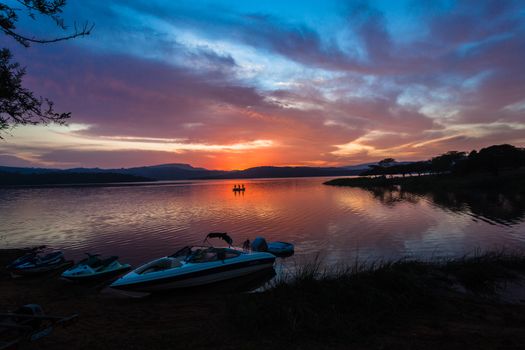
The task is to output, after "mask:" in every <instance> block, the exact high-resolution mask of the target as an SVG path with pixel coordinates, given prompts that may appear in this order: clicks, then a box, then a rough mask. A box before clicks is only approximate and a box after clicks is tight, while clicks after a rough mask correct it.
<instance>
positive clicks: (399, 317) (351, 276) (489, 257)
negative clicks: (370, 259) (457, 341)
mask: <svg viewBox="0 0 525 350" xmlns="http://www.w3.org/2000/svg"><path fill="white" fill-rule="evenodd" d="M520 273H525V255H524V254H521V253H505V252H497V253H485V254H475V255H474V256H465V257H463V258H460V259H447V260H441V261H416V260H406V259H404V260H398V261H390V262H389V261H380V262H375V263H357V262H356V263H354V264H351V265H347V266H337V267H335V268H326V267H323V264H322V261H320V260H319V258H318V257H316V258H315V259H313V260H312V261H311V262H310V263H308V264H305V265H303V267H302V268H298V269H296V270H295V271H294V273H293V275H292V276H287V277H286V278H282V279H280V280H278V281H277V282H275V283H274V284H273V285H272V287H271V288H269V289H268V290H266V291H265V292H263V293H258V294H251V295H241V296H238V297H236V298H234V299H233V300H234V302H232V305H231V313H230V315H231V319H232V322H233V323H234V324H235V325H236V326H238V327H239V328H240V329H241V330H242V331H243V333H244V334H246V335H249V336H250V337H255V338H260V337H264V336H265V335H267V334H272V337H276V339H279V340H280V341H289V342H293V340H294V339H295V338H297V337H301V338H302V339H309V340H310V341H313V342H315V339H317V338H323V339H330V338H331V337H333V338H334V339H338V340H339V341H340V340H341V339H347V340H348V341H350V342H351V341H353V340H356V339H361V338H363V337H369V336H371V335H375V334H380V333H382V332H385V331H386V330H389V329H390V330H391V329H392V328H395V327H396V326H399V325H401V324H403V323H405V322H413V320H414V319H415V318H414V317H412V316H413V315H415V314H419V313H434V314H435V315H439V314H440V313H441V312H443V311H444V310H449V309H450V308H451V306H450V300H451V299H450V296H454V297H458V295H457V290H456V289H454V288H453V287H454V286H455V285H457V284H458V283H459V284H461V285H463V286H464V287H465V288H466V289H467V290H469V292H470V293H475V294H477V295H486V294H490V293H492V292H494V291H495V290H496V285H497V283H498V281H501V280H504V279H508V278H514V277H516V276H518V275H519V274H520Z"/></svg>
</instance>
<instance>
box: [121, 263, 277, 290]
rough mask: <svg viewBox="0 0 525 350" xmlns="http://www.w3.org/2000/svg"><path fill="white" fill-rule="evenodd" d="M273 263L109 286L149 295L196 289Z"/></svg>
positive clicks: (237, 265)
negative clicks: (167, 291) (172, 290)
mask: <svg viewBox="0 0 525 350" xmlns="http://www.w3.org/2000/svg"><path fill="white" fill-rule="evenodd" d="M274 261H275V259H274V258H273V259H272V258H266V259H261V260H252V261H247V262H241V263H236V264H227V265H223V266H218V267H214V268H211V269H205V270H201V271H192V272H188V273H182V274H176V275H171V276H166V277H163V278H158V279H155V280H149V281H137V282H134V281H129V282H128V283H120V284H119V283H117V282H118V281H117V282H115V283H114V284H113V285H111V288H114V289H120V290H125V291H134V292H148V293H150V292H158V291H165V290H171V289H182V288H190V287H197V286H203V285H208V284H212V283H216V282H221V281H227V280H230V279H234V278H238V277H243V276H246V275H250V274H253V273H255V272H258V271H262V270H265V269H269V268H272V267H273V264H274Z"/></svg>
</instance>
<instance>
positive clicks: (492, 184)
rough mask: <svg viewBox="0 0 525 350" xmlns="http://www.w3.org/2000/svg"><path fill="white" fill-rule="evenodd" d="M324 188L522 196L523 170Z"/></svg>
mask: <svg viewBox="0 0 525 350" xmlns="http://www.w3.org/2000/svg"><path fill="white" fill-rule="evenodd" d="M325 185H332V186H350V187H362V188H373V187H386V188H388V187H394V186H400V187H401V189H402V190H404V191H411V192H418V193H425V192H431V191H474V190H483V191H501V192H512V193H521V194H525V170H519V171H508V172H502V173H501V174H499V175H498V176H494V175H492V174H489V173H477V174H470V175H461V176H460V175H454V174H441V175H424V176H410V177H393V178H387V177H384V176H379V177H357V178H341V179H334V180H330V181H327V182H325Z"/></svg>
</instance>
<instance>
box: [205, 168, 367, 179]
mask: <svg viewBox="0 0 525 350" xmlns="http://www.w3.org/2000/svg"><path fill="white" fill-rule="evenodd" d="M361 171H362V170H349V169H345V168H336V167H328V168H321V167H274V166H261V167H255V168H248V169H245V170H236V171H230V172H228V173H225V174H221V175H215V176H208V177H206V178H208V179H249V178H263V177H266V178H273V177H311V176H350V175H358V174H359V173H360V172H361Z"/></svg>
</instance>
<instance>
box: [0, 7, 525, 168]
mask: <svg viewBox="0 0 525 350" xmlns="http://www.w3.org/2000/svg"><path fill="white" fill-rule="evenodd" d="M7 3H10V1H7ZM63 18H64V20H65V22H66V24H68V25H70V28H69V30H71V29H72V26H73V25H74V23H75V22H76V23H79V24H82V23H84V22H86V21H87V22H89V23H92V24H94V25H95V27H94V29H93V31H92V33H91V35H89V36H88V37H84V38H77V39H74V40H69V41H64V42H60V43H55V44H46V45H32V46H31V47H29V48H24V47H22V46H20V45H19V44H17V43H16V42H14V41H13V40H10V39H9V38H7V37H5V36H4V37H0V47H8V48H10V49H11V50H12V51H13V53H14V57H15V59H16V60H17V61H19V62H20V63H21V64H22V65H23V66H25V67H26V71H27V74H26V77H25V78H24V85H25V86H26V87H27V88H29V89H31V90H33V91H34V92H35V93H36V94H38V95H41V96H44V97H48V98H50V99H51V100H53V101H54V103H55V109H56V110H57V111H60V112H71V113H72V118H71V119H70V121H69V125H68V126H56V125H51V126H47V127H42V126H24V127H18V128H15V129H13V130H11V131H10V132H9V135H4V136H5V139H4V140H3V141H0V165H9V166H43V167H58V168H71V167H79V166H83V167H103V168H120V167H131V166H141V165H154V164H162V163H189V164H192V165H194V166H199V167H206V168H209V169H244V168H248V167H253V166H261V165H276V166H284V165H292V166H341V165H351V164H359V163H365V162H372V161H378V160H380V159H383V158H386V157H393V158H395V159H397V160H420V159H428V158H429V157H432V156H435V155H438V154H441V153H444V152H446V151H450V150H458V151H470V150H472V149H479V148H482V147H486V146H489V145H492V144H501V143H510V144H514V145H516V146H520V147H524V146H525V39H524V38H525V1H511V0H508V1H507V0H506V1H500V0H496V1H485V0H475V1H474V0H472V1H452V0H443V1H440V0H435V1H415V0H397V1H391V0H384V1H379V0H377V1H331V0H322V1H321V0H319V1H308V0H301V1H295V0H287V1H274V0H266V1H255V0H253V1H252V0H245V1H226V0H221V1H219V0H215V1H212V0H210V1H206V0H192V1H185V0H179V1H160V0H143V1H139V0H126V1H111V0H108V1H97V0H82V1H81V0H76V1H75V0H69V1H68V3H67V6H66V7H65V9H64V14H63ZM17 29H18V31H19V32H21V33H23V34H30V35H31V36H37V37H44V38H51V37H55V36H59V35H61V34H64V33H63V32H61V31H60V30H58V28H56V26H55V25H54V23H53V22H52V21H51V20H49V19H46V18H40V17H37V18H36V19H34V20H33V19H31V18H28V17H23V16H21V20H20V22H19V24H18V28H17Z"/></svg>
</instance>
